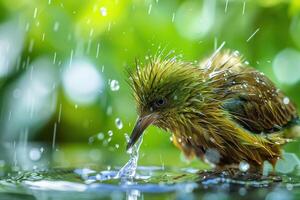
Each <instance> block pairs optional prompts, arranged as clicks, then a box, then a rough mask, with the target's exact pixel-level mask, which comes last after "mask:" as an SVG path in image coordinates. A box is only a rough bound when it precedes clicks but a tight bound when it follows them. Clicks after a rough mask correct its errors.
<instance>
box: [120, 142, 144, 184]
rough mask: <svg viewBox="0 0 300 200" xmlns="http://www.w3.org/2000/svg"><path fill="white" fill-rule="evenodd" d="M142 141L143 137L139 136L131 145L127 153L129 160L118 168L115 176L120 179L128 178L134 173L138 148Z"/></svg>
mask: <svg viewBox="0 0 300 200" xmlns="http://www.w3.org/2000/svg"><path fill="white" fill-rule="evenodd" d="M142 142H143V137H140V138H139V140H138V141H137V143H136V144H135V145H134V146H133V147H131V148H130V149H129V150H128V151H127V153H129V154H130V159H129V161H128V162H127V163H126V164H125V165H124V166H123V167H122V168H121V169H120V170H119V172H118V173H117V175H116V178H120V179H121V180H127V179H128V178H133V177H134V176H135V174H136V169H137V163H138V159H139V149H140V146H141V144H142Z"/></svg>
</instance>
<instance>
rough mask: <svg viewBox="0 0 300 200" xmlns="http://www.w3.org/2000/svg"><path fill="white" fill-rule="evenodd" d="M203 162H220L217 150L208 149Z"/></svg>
mask: <svg viewBox="0 0 300 200" xmlns="http://www.w3.org/2000/svg"><path fill="white" fill-rule="evenodd" d="M204 156H205V161H207V162H208V163H211V164H217V163H219V162H220V159H221V155H220V153H219V151H218V150H217V149H212V148H209V149H207V150H206V152H205V155H204Z"/></svg>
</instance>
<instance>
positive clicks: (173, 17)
mask: <svg viewBox="0 0 300 200" xmlns="http://www.w3.org/2000/svg"><path fill="white" fill-rule="evenodd" d="M174 20H175V13H173V15H172V23H173V22H174Z"/></svg>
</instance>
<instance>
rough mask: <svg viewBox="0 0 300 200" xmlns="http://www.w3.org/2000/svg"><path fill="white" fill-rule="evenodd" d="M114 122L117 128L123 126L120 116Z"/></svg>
mask: <svg viewBox="0 0 300 200" xmlns="http://www.w3.org/2000/svg"><path fill="white" fill-rule="evenodd" d="M115 124H116V126H117V128H118V129H122V128H123V123H122V121H121V119H120V118H116V120H115Z"/></svg>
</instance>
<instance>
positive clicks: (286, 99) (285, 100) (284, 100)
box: [283, 97, 290, 105]
mask: <svg viewBox="0 0 300 200" xmlns="http://www.w3.org/2000/svg"><path fill="white" fill-rule="evenodd" d="M283 103H284V104H285V105H287V104H289V103H290V99H289V98H288V97H284V98H283Z"/></svg>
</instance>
